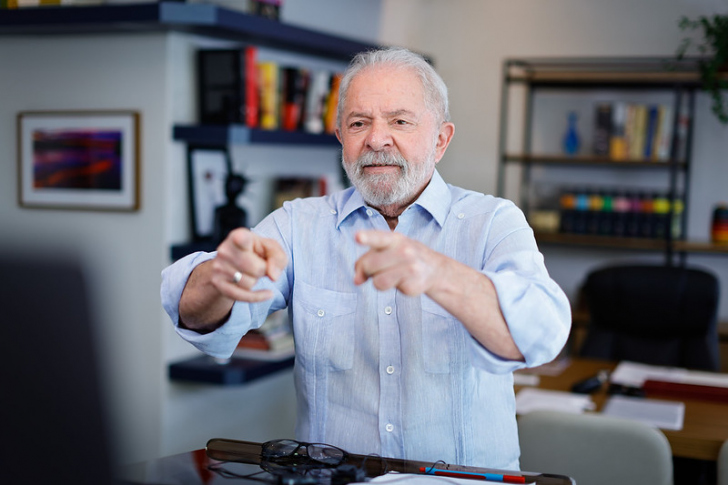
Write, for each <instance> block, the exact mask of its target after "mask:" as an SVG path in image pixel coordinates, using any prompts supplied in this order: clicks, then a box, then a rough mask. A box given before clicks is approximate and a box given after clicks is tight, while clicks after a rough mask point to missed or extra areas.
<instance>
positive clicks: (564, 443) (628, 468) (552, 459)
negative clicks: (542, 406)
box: [518, 411, 673, 485]
mask: <svg viewBox="0 0 728 485" xmlns="http://www.w3.org/2000/svg"><path fill="white" fill-rule="evenodd" d="M518 434H519V439H520V443H521V469H522V470H524V471H531V472H540V473H555V474H560V475H567V476H569V477H571V478H573V479H575V480H576V483H577V484H578V485H613V484H615V483H618V484H620V485H644V484H645V483H649V484H651V485H671V484H672V483H673V472H672V451H671V449H670V444H669V443H668V441H667V438H666V437H665V435H664V434H663V433H662V431H660V430H659V429H657V428H652V427H650V426H648V425H646V424H644V423H640V422H636V421H629V420H626V419H620V418H614V417H611V416H603V415H600V414H571V413H562V412H557V411H533V412H530V413H528V414H526V415H524V416H520V417H519V420H518Z"/></svg>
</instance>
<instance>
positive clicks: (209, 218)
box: [187, 146, 230, 241]
mask: <svg viewBox="0 0 728 485" xmlns="http://www.w3.org/2000/svg"><path fill="white" fill-rule="evenodd" d="M228 156H229V155H228V152H227V151H226V150H224V149H216V148H210V147H195V146H192V147H189V150H188V152H187V164H188V176H189V201H190V214H191V223H192V238H193V240H194V241H209V240H212V238H213V233H214V230H215V209H216V208H217V207H219V206H221V205H223V204H224V203H225V201H226V196H225V182H226V180H227V177H228V174H229V173H230V168H229V160H228Z"/></svg>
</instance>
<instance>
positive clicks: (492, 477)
mask: <svg viewBox="0 0 728 485" xmlns="http://www.w3.org/2000/svg"><path fill="white" fill-rule="evenodd" d="M420 471H421V472H424V473H426V474H428V475H437V476H442V477H453V478H469V479H473V480H487V481H489V482H501V483H526V478H525V477H522V476H518V475H502V474H500V473H474V472H461V471H457V470H443V469H441V468H434V467H427V468H425V467H420Z"/></svg>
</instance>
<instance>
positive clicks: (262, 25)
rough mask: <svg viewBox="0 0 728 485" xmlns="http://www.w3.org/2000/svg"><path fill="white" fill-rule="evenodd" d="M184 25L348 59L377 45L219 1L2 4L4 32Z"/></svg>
mask: <svg viewBox="0 0 728 485" xmlns="http://www.w3.org/2000/svg"><path fill="white" fill-rule="evenodd" d="M135 31H137V32H142V31H181V32H191V33H197V34H203V35H212V36H215V37H219V38H230V39H236V40H240V41H245V42H254V43H255V44H256V45H265V46H269V47H274V48H276V47H277V48H284V49H285V50H287V51H297V52H306V53H310V54H315V55H321V56H324V57H328V58H335V59H341V60H345V61H348V60H349V59H350V58H351V57H352V56H353V55H354V54H356V53H357V52H361V51H362V50H366V49H371V48H373V47H376V46H375V45H374V44H369V43H366V42H360V41H357V40H354V39H350V38H345V37H341V36H334V35H329V34H325V33H321V32H318V31H315V30H310V29H307V28H302V27H297V26H294V25H287V24H284V23H281V22H278V21H275V20H271V19H267V18H265V17H260V16H256V15H249V14H246V13H243V12H241V11H237V10H230V9H226V8H222V7H218V6H216V5H211V4H204V3H186V2H164V1H162V2H148V3H138V4H114V5H89V6H70V7H69V6H45V7H34V8H21V9H4V10H0V35H29V34H34V35H43V34H54V35H57V34H83V33H113V32H135Z"/></svg>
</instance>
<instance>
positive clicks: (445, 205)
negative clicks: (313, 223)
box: [336, 170, 451, 228]
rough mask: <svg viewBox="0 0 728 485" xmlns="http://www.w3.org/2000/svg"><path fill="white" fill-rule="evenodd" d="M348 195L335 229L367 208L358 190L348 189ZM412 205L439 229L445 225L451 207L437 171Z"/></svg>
mask: <svg viewBox="0 0 728 485" xmlns="http://www.w3.org/2000/svg"><path fill="white" fill-rule="evenodd" d="M348 195H349V196H348V197H347V198H346V199H345V201H344V204H343V206H342V207H341V209H340V210H339V211H338V212H339V214H338V215H339V219H338V220H337V221H336V227H337V228H338V227H339V226H340V225H341V223H342V222H343V221H344V220H345V219H346V218H347V217H349V215H351V213H353V212H355V211H357V210H359V209H361V208H366V207H367V203H366V202H364V199H363V198H362V196H361V194H360V193H359V191H358V190H356V189H350V193H349V194H348ZM413 205H418V206H420V207H422V208H423V209H424V210H426V211H427V212H429V213H430V215H432V217H433V218H434V219H435V221H437V223H438V224H439V225H440V227H442V225H443V224H445V218H446V217H447V214H448V212H449V211H450V205H451V200H450V190H449V189H448V187H447V184H446V183H445V181H444V180H443V179H442V176H440V173H439V172H438V171H437V170H435V171H434V172H433V173H432V179H430V183H429V184H427V187H425V190H423V191H422V193H421V194H420V196H419V197H418V198H417V200H416V201H415V202H414V203H413Z"/></svg>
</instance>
